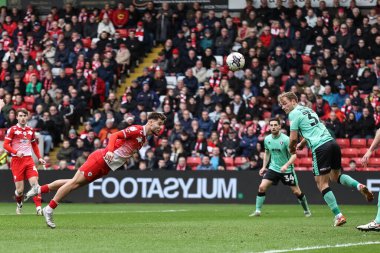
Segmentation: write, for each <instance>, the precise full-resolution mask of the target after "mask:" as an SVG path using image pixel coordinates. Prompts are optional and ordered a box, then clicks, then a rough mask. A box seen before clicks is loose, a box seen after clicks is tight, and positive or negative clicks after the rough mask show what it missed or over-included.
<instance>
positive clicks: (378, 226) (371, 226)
mask: <svg viewBox="0 0 380 253" xmlns="http://www.w3.org/2000/svg"><path fill="white" fill-rule="evenodd" d="M356 228H357V229H359V230H361V231H376V232H380V194H379V196H378V200H377V215H376V218H375V220H373V221H371V222H369V223H367V224H364V225H360V226H357V227H356Z"/></svg>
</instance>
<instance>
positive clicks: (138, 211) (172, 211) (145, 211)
mask: <svg viewBox="0 0 380 253" xmlns="http://www.w3.org/2000/svg"><path fill="white" fill-rule="evenodd" d="M187 211H188V210H186V209H178V210H175V209H168V210H136V211H109V212H59V211H57V212H56V213H55V215H61V214H123V213H176V212H187ZM35 214H36V213H35V212H27V213H22V215H35ZM10 215H16V214H11V213H9V214H6V213H0V216H10Z"/></svg>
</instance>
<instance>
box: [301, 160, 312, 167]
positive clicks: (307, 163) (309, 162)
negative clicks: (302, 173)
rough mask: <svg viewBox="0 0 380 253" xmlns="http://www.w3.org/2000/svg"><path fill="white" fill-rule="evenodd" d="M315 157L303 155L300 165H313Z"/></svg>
mask: <svg viewBox="0 0 380 253" xmlns="http://www.w3.org/2000/svg"><path fill="white" fill-rule="evenodd" d="M312 166H313V159H312V158H311V157H303V158H301V159H300V167H307V168H309V167H312Z"/></svg>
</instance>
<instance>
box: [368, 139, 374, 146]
mask: <svg viewBox="0 0 380 253" xmlns="http://www.w3.org/2000/svg"><path fill="white" fill-rule="evenodd" d="M372 142H373V139H368V140H367V147H370V146H371V145H372Z"/></svg>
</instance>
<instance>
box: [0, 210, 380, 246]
mask: <svg viewBox="0 0 380 253" xmlns="http://www.w3.org/2000/svg"><path fill="white" fill-rule="evenodd" d="M252 210H253V206H249V205H195V204H165V205H164V204H62V205H61V206H59V207H58V208H57V210H56V212H55V222H56V224H57V228H56V229H54V230H52V229H49V228H48V227H47V226H46V224H45V221H44V218H43V217H37V216H36V215H35V213H34V206H33V205H32V204H30V203H28V204H25V205H24V208H23V212H24V213H23V215H20V216H16V215H15V204H8V203H7V204H4V203H2V204H0V252H6V253H8V252H28V253H32V252H49V253H50V252H70V253H75V252H80V253H83V252H91V253H95V252H102V253H104V252H262V251H266V250H284V249H292V248H298V247H301V248H302V247H310V246H325V245H336V244H347V243H365V242H379V243H380V233H376V232H369V233H363V232H359V231H357V230H356V229H355V226H356V225H359V224H364V223H367V222H369V221H370V220H371V219H373V217H374V215H375V212H376V207H375V206H342V212H343V213H344V214H345V216H346V217H347V224H345V225H344V226H343V227H338V228H335V227H333V226H332V224H333V216H332V214H331V213H330V211H329V209H328V208H327V206H317V205H312V206H311V210H312V213H313V216H312V217H310V218H305V217H304V216H303V211H302V209H301V207H300V206H298V205H264V209H263V212H262V216H261V217H248V215H249V214H250V212H251V211H252ZM379 249H380V244H377V245H361V246H350V247H345V248H329V249H316V250H309V251H310V252H355V253H356V252H358V251H359V252H361V253H365V252H371V253H372V252H379ZM302 252H307V251H302Z"/></svg>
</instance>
